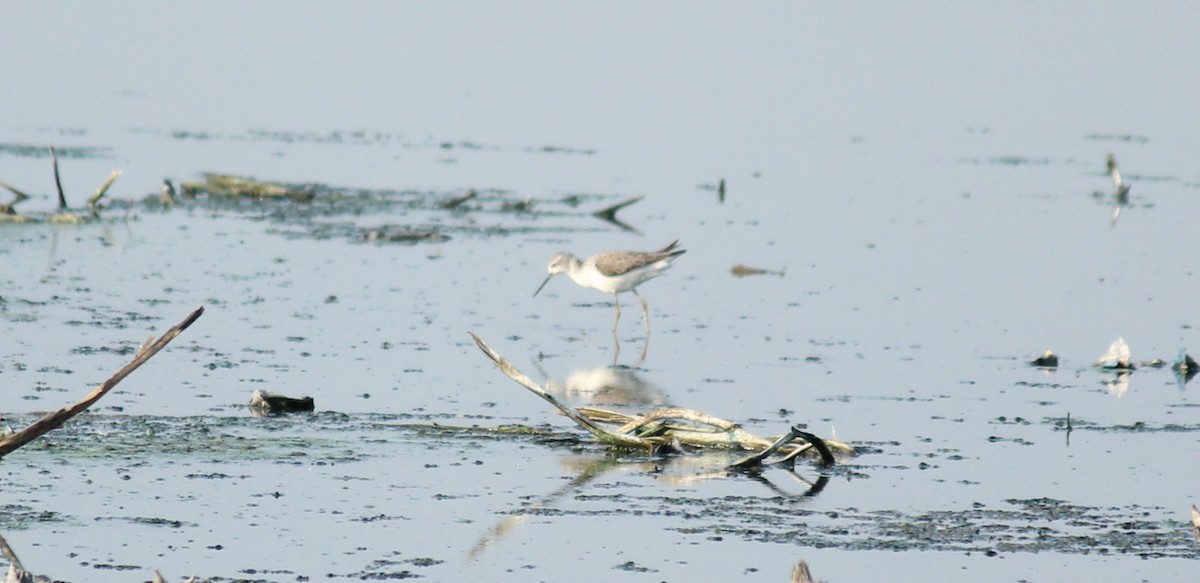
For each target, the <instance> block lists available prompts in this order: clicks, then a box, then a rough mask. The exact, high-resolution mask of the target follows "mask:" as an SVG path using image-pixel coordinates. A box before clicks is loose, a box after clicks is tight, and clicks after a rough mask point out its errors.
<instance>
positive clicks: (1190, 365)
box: [1171, 348, 1200, 373]
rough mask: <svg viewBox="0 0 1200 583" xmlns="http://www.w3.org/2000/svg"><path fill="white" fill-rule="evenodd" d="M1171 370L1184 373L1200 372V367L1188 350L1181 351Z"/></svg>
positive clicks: (1181, 349) (1182, 349)
mask: <svg viewBox="0 0 1200 583" xmlns="http://www.w3.org/2000/svg"><path fill="white" fill-rule="evenodd" d="M1171 370H1175V371H1179V372H1183V373H1196V372H1200V365H1198V364H1196V361H1195V360H1194V359H1193V358H1192V357H1191V355H1189V354H1188V353H1187V349H1186V348H1180V349H1179V356H1176V357H1175V363H1174V364H1172V365H1171Z"/></svg>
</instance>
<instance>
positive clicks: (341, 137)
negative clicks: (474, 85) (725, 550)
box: [131, 128, 596, 156]
mask: <svg viewBox="0 0 1200 583" xmlns="http://www.w3.org/2000/svg"><path fill="white" fill-rule="evenodd" d="M131 131H132V133H134V134H140V135H147V136H152V137H157V138H165V139H171V140H187V141H229V142H251V143H254V142H265V143H274V144H331V145H343V144H344V145H357V146H384V147H394V148H402V149H431V150H432V149H437V150H471V151H492V152H498V151H506V150H511V151H518V152H528V153H533V154H564V155H574V156H591V155H594V154H595V153H596V151H595V150H593V149H591V148H574V147H568V146H557V145H551V144H547V145H542V146H526V147H505V146H498V145H494V144H480V143H478V142H473V141H471V140H446V139H440V140H439V139H435V138H428V139H424V140H420V141H413V140H411V139H409V138H406V137H405V136H403V135H401V134H398V133H395V132H386V131H370V130H334V131H329V132H303V131H294V130H268V129H249V130H246V131H245V132H242V133H218V132H209V131H204V130H188V129H175V130H168V129H156V128H134V129H133V130H131Z"/></svg>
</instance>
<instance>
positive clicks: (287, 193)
mask: <svg viewBox="0 0 1200 583" xmlns="http://www.w3.org/2000/svg"><path fill="white" fill-rule="evenodd" d="M179 187H180V189H182V190H183V194H184V196H186V197H188V198H194V197H195V196H197V195H198V194H200V193H206V194H208V195H209V196H212V197H218V198H250V199H256V200H264V199H283V198H287V199H291V200H294V201H296V202H307V201H311V200H312V199H313V193H312V192H311V191H306V190H300V189H296V188H291V187H288V186H284V185H282V184H276V183H273V182H266V181H262V180H256V179H254V178H243V177H241V176H233V175H230V174H205V175H204V182H184V183H182V184H180V186H179Z"/></svg>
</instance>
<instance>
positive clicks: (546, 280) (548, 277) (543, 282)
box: [533, 275, 554, 297]
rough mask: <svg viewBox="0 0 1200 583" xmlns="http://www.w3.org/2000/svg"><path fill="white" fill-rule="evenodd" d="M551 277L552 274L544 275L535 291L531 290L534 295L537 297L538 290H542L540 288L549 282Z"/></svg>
mask: <svg viewBox="0 0 1200 583" xmlns="http://www.w3.org/2000/svg"><path fill="white" fill-rule="evenodd" d="M552 277H554V275H547V276H546V279H545V280H543V281H542V285H539V286H538V288H537V291H535V292H533V296H534V297H537V295H538V292H540V291H542V288H544V287H546V284H548V283H550V278H552Z"/></svg>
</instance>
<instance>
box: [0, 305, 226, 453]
mask: <svg viewBox="0 0 1200 583" xmlns="http://www.w3.org/2000/svg"><path fill="white" fill-rule="evenodd" d="M203 313H204V308H203V307H200V308H196V310H195V311H194V312H192V313H191V314H189V315H188V317H187V318H184V319H183V321H182V322H180V323H178V324H176V325H174V326H172V327H171V329H170V330H167V331H166V333H164V334H163V335H162V336H160V337H158V338H157V339H156V338H154V337H150V339H149V340H147V341H146V343H145V344H143V345H142V347H141V348H140V349H139V350H138V352H137V354H136V355H135V356H134V357H133V360H131V361H129V364H126V365H125V366H124V367H122V368H121V370H119V371H117V372H116V374H114V375H113V376H112V377H110V378H109V379H108V380H107V381H104V384H102V385H100V386H99V387H96V390H94V391H92V392H91V394H89V395H88V396H87V397H84V399H83V400H82V401H79V402H78V403H75V404H74V405H71V406H69V407H64V408H62V409H59V410H58V411H55V412H53V413H48V414H47V415H46V416H45V417H42V418H41V419H40V420H39V421H37V422H36V423H34V424H33V425H30V426H29V427H26V428H25V429H23V430H21V431H20V432H18V433H15V434H13V435H10V436H8V437H5V438H3V439H0V458H3V457H4V456H6V455H8V454H9V453H11V452H12V451H13V450H16V449H17V448H19V447H21V446H23V445H25V444H27V443H29V442H30V441H33V440H34V439H37V438H38V437H41V436H42V435H44V434H46V433H48V432H50V431H52V430H54V429H57V428H58V427H60V426H62V424H63V423H66V422H67V420H69V419H70V418H72V417H74V416H76V415H78V414H79V413H81V412H83V411H84V410H85V409H87V408H88V407H91V406H92V404H94V403H95V402H96V401H98V400H100V397H103V396H104V395H105V394H106V393H108V392H109V391H110V390H112V388H113V387H115V386H117V383H119V382H121V381H122V380H124V379H125V377H127V376H129V373H131V372H133V371H135V370H137V368H138V367H139V366H142V365H143V364H145V363H146V361H147V360H150V358H151V357H152V356H154V355H155V354H158V351H160V350H162V349H163V348H165V347H166V346H167V344H169V343H170V342H171V341H172V340H174V339H175V337H176V336H179V334H180V333H181V332H183V331H184V330H185V329H187V327H188V326H191V325H192V322H195V321H196V319H197V318H199V317H200V315H201V314H203Z"/></svg>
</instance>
